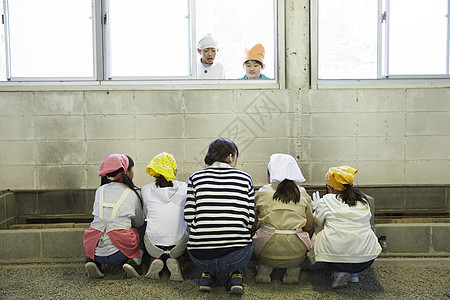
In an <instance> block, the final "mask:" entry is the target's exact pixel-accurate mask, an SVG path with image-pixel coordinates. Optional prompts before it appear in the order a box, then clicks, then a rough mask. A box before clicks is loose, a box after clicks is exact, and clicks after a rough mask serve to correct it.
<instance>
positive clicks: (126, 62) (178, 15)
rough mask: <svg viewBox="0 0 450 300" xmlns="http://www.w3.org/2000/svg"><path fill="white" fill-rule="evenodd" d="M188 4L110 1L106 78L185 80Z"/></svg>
mask: <svg viewBox="0 0 450 300" xmlns="http://www.w3.org/2000/svg"><path fill="white" fill-rule="evenodd" d="M188 15H189V12H188V3H187V0H164V1H148V0H127V1H123V0H111V1H110V2H109V16H108V23H109V30H110V35H109V39H110V41H109V45H110V53H109V55H110V61H109V66H110V70H109V72H108V73H109V76H112V77H126V76H144V77H146V76H147V77H148V76H188V75H189V74H190V47H189V19H188V18H187V17H188Z"/></svg>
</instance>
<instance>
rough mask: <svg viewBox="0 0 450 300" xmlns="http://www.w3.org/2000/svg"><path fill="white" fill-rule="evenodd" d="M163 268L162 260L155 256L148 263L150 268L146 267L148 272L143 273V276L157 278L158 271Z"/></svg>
mask: <svg viewBox="0 0 450 300" xmlns="http://www.w3.org/2000/svg"><path fill="white" fill-rule="evenodd" d="M163 268H164V262H163V261H162V260H161V259H159V258H155V259H154V260H153V261H152V263H151V264H150V268H148V272H147V274H145V278H150V279H159V272H161V270H162V269H163Z"/></svg>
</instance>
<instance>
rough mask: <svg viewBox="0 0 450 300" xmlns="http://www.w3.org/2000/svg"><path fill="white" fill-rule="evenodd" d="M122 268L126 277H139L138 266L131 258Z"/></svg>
mask: <svg viewBox="0 0 450 300" xmlns="http://www.w3.org/2000/svg"><path fill="white" fill-rule="evenodd" d="M122 268H123V270H124V271H125V275H126V277H127V278H140V277H141V274H139V269H140V266H139V265H138V264H136V263H135V262H134V260H132V259H129V260H128V262H127V263H124V264H123V266H122Z"/></svg>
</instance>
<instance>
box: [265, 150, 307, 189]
mask: <svg viewBox="0 0 450 300" xmlns="http://www.w3.org/2000/svg"><path fill="white" fill-rule="evenodd" d="M267 168H268V170H269V174H270V182H281V181H283V180H285V179H289V180H292V181H295V182H304V181H306V179H305V177H303V175H302V171H300V168H299V167H298V164H297V162H296V161H295V159H294V158H293V157H292V156H291V155H289V154H281V153H275V154H272V155H271V156H270V161H269V166H268V167H267Z"/></svg>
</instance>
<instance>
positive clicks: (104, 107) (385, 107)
mask: <svg viewBox="0 0 450 300" xmlns="http://www.w3.org/2000/svg"><path fill="white" fill-rule="evenodd" d="M448 99H450V91H449V89H445V88H442V89H436V90H435V89H424V90H421V89H402V90H397V89H394V90H391V89H389V90H379V89H374V90H290V89H282V90H225V91H215V90H194V91H191V90H189V91H187V90H179V91H178V90H177V91H109V92H108V91H81V92H74V91H69V92H0V106H1V108H2V109H1V111H0V114H1V116H0V123H1V126H0V149H2V153H3V154H4V155H2V156H1V157H0V166H1V167H2V168H3V170H4V172H2V174H0V176H1V178H0V189H12V190H52V189H54V190H63V189H92V188H96V187H97V186H98V184H99V178H98V166H99V165H100V163H101V161H102V160H103V158H104V157H105V156H106V155H107V154H109V153H126V154H128V155H130V156H132V157H133V158H134V160H135V162H136V169H135V182H136V184H137V185H139V186H142V185H144V184H146V183H148V182H149V181H150V180H151V178H150V177H149V176H148V175H146V174H145V167H146V165H147V164H148V162H149V161H150V160H151V158H152V157H153V156H154V155H156V154H158V153H159V152H161V151H168V152H172V153H173V154H174V155H175V157H176V159H177V161H178V165H179V169H180V173H179V176H178V178H179V179H180V180H187V178H188V176H189V174H190V173H192V172H194V171H196V170H198V169H200V168H202V167H203V166H204V164H203V163H202V161H203V158H204V154H205V151H206V149H207V147H208V144H209V143H210V142H211V141H212V140H214V139H215V138H217V137H226V138H230V139H232V140H234V141H235V142H236V143H237V145H238V146H239V148H240V150H241V156H240V157H239V161H238V167H239V168H241V169H243V170H245V171H247V172H249V173H250V174H251V175H252V176H253V178H254V183H255V185H263V184H265V182H266V168H267V161H268V159H269V157H270V155H271V154H272V153H275V152H283V153H289V154H292V155H293V156H295V157H296V158H297V159H298V161H299V164H300V166H301V168H302V171H303V173H304V175H305V177H306V178H307V182H306V185H321V184H323V182H324V179H323V178H324V174H325V173H326V171H327V169H328V168H329V167H330V166H333V165H339V164H349V165H351V166H354V167H356V168H358V170H359V172H358V175H357V176H356V182H355V183H356V184H358V185H364V186H392V185H400V186H402V185H446V184H448V183H449V182H450V173H449V172H448V171H447V170H448V169H449V166H450V156H449V155H450V154H449V152H448V151H447V149H448V148H449V145H450V144H449V143H450V142H449V141H450V134H449V133H450V132H449V131H448V128H450V108H448V107H447V106H448V105H447V104H446V102H448V101H447V100H448ZM419 102H420V103H419ZM423 102H425V103H426V104H424V103H423ZM159 103H161V105H159ZM446 110H447V111H446Z"/></svg>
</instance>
